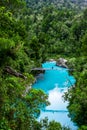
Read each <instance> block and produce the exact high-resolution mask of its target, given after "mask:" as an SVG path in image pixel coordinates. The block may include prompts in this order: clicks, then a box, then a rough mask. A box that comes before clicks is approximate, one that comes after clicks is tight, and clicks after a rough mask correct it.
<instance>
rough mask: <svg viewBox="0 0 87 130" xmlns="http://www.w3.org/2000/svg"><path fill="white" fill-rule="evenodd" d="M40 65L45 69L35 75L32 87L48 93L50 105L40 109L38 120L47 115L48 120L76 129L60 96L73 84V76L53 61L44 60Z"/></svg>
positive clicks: (66, 103) (65, 103)
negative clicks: (35, 80)
mask: <svg viewBox="0 0 87 130" xmlns="http://www.w3.org/2000/svg"><path fill="white" fill-rule="evenodd" d="M42 67H43V68H47V70H46V71H45V73H44V74H40V75H39V76H38V77H37V82H36V83H35V84H34V85H33V88H36V89H42V90H44V91H45V92H46V93H47V94H48V100H49V102H50V105H49V106H47V107H46V108H45V109H44V110H42V111H41V114H40V117H39V119H38V120H39V121H40V120H41V119H43V118H45V117H48V119H49V121H51V120H55V121H57V122H60V123H61V125H63V126H69V127H70V128H71V129H72V130H77V127H76V126H75V124H74V123H73V122H72V121H71V120H70V118H69V117H68V110H67V105H68V102H64V100H63V97H62V96H63V95H64V92H66V91H67V90H68V88H69V87H71V84H75V78H74V77H73V76H70V75H69V73H68V70H67V69H66V68H62V67H58V66H56V62H55V61H53V62H45V63H44V64H42Z"/></svg>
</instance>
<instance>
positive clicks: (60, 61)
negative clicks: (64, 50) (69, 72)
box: [56, 58, 68, 68]
mask: <svg viewBox="0 0 87 130" xmlns="http://www.w3.org/2000/svg"><path fill="white" fill-rule="evenodd" d="M66 64H67V60H66V59H64V58H59V59H58V61H57V62H56V65H57V66H60V67H64V68H68V66H67V65H66Z"/></svg>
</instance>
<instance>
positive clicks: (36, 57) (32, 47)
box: [0, 0, 87, 130]
mask: <svg viewBox="0 0 87 130" xmlns="http://www.w3.org/2000/svg"><path fill="white" fill-rule="evenodd" d="M83 5H84V3H82V1H81V0H61V1H59V0H0V130H70V128H67V127H64V126H62V125H61V124H60V123H58V122H56V121H51V122H48V119H44V120H42V121H40V122H38V121H37V118H38V116H39V114H40V110H41V108H43V107H44V106H46V105H49V102H48V96H47V95H46V94H45V92H44V91H42V90H36V89H33V88H31V85H32V84H33V83H34V82H35V75H36V73H37V72H32V71H31V69H32V68H34V67H41V64H42V63H43V62H45V61H47V60H49V59H50V58H53V59H55V60H57V59H58V58H60V57H63V58H66V59H67V60H68V66H69V68H71V69H72V68H73V70H72V71H70V74H72V75H73V76H74V77H75V78H76V84H75V85H74V86H73V87H71V89H69V90H68V92H66V93H65V95H64V100H66V101H69V104H68V111H69V116H70V118H71V120H72V121H73V122H75V123H76V124H77V126H78V130H87V8H86V5H84V6H83Z"/></svg>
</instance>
